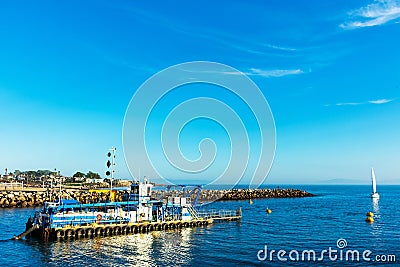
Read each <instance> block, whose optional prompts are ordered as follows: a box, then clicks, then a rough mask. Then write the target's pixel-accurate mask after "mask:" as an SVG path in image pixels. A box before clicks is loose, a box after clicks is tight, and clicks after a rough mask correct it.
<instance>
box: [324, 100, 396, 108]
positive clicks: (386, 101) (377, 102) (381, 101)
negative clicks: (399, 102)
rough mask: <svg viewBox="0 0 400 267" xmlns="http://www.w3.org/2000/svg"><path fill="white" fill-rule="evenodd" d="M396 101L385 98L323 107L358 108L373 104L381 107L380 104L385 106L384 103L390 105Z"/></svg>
mask: <svg viewBox="0 0 400 267" xmlns="http://www.w3.org/2000/svg"><path fill="white" fill-rule="evenodd" d="M395 100H396V99H395V98H393V99H386V98H382V99H376V100H369V101H365V102H340V103H336V104H333V105H331V104H327V105H325V106H326V107H329V106H358V105H365V104H373V105H382V104H386V103H390V102H392V101H395Z"/></svg>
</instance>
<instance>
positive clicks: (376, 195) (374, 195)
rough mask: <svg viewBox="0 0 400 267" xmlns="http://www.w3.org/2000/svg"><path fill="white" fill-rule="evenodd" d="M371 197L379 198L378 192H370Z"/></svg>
mask: <svg viewBox="0 0 400 267" xmlns="http://www.w3.org/2000/svg"><path fill="white" fill-rule="evenodd" d="M371 198H376V199H377V198H379V194H378V193H372V194H371Z"/></svg>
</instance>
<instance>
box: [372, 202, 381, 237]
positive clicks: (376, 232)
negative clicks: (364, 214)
mask: <svg viewBox="0 0 400 267" xmlns="http://www.w3.org/2000/svg"><path fill="white" fill-rule="evenodd" d="M372 210H373V213H374V220H375V222H374V223H373V224H371V234H372V236H373V237H374V238H375V241H376V242H381V234H382V222H381V219H382V218H381V215H380V212H379V199H378V198H373V199H372Z"/></svg>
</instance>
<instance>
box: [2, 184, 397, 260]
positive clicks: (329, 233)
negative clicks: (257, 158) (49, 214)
mask: <svg viewBox="0 0 400 267" xmlns="http://www.w3.org/2000/svg"><path fill="white" fill-rule="evenodd" d="M305 189H306V188H305ZM379 190H380V193H381V196H383V197H381V199H379V200H376V199H373V200H371V198H369V197H367V196H368V195H369V191H370V187H369V186H327V187H326V186H321V187H317V186H314V187H311V189H310V190H309V191H311V192H313V193H315V194H316V195H317V196H316V197H313V198H302V199H269V200H257V201H255V202H254V204H253V205H250V204H249V202H248V201H232V202H217V203H213V204H212V205H213V206H212V208H216V209H235V208H236V207H238V206H240V207H242V211H243V219H242V222H241V223H240V222H239V223H236V222H225V223H214V224H212V225H210V226H207V227H195V228H184V229H181V230H168V231H155V232H151V233H147V234H132V235H125V236H112V237H104V238H93V239H90V238H89V239H78V240H70V241H60V242H49V243H43V242H35V241H32V240H31V241H28V240H22V241H18V242H16V241H11V240H8V241H3V242H0V262H1V263H2V264H1V266H7V267H9V266H11V267H13V266H15V267H20V266H85V267H89V266H123V267H126V266H257V265H259V264H260V262H259V261H258V260H257V252H258V251H259V250H260V249H262V248H264V246H265V245H268V249H271V250H272V249H275V250H279V249H285V250H286V251H290V250H293V249H296V250H304V249H314V250H316V251H320V250H322V249H326V248H328V247H330V246H335V244H336V241H337V240H338V239H339V238H345V239H346V240H347V242H348V244H349V248H351V249H357V250H360V251H361V250H366V249H368V250H371V251H373V253H374V255H375V254H383V253H391V254H396V255H397V258H400V251H399V245H398V237H399V236H400V230H399V227H398V225H399V221H400V213H399V212H398V211H399V209H398V199H400V186H395V187H393V186H386V187H384V186H382V187H380V189H379ZM267 206H268V207H270V208H272V209H273V213H272V214H269V215H267V214H266V213H265V208H266V207H267ZM368 211H372V212H373V213H374V214H375V216H374V218H375V222H374V223H373V224H369V223H366V222H365V221H364V220H365V214H366V212H368ZM33 212H34V211H33V210H32V209H18V210H17V209H14V210H1V209H0V217H1V220H0V240H5V239H9V238H10V237H12V235H13V234H16V233H21V232H22V231H24V229H25V221H26V218H27V217H29V215H31V214H32V213H33ZM275 255H276V254H275ZM331 263H332V262H324V264H325V266H330V265H331ZM271 264H272V265H274V264H275V265H277V266H282V265H283V264H282V263H281V264H278V263H277V262H274V263H271ZM321 264H322V263H321ZM262 265H269V262H264V263H263V264H262ZM289 265H290V264H289ZM309 265H310V264H309V263H307V262H303V263H299V264H296V266H309ZM311 265H312V266H314V265H315V264H311ZM350 265H351V266H359V265H361V266H369V264H368V262H364V263H362V262H359V263H357V264H350ZM337 266H341V265H340V264H338V265H337ZM388 266H394V265H388Z"/></svg>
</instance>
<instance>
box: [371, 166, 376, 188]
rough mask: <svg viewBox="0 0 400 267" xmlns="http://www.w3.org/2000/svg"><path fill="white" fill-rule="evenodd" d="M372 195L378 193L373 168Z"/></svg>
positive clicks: (372, 169)
mask: <svg viewBox="0 0 400 267" xmlns="http://www.w3.org/2000/svg"><path fill="white" fill-rule="evenodd" d="M371 179H372V193H376V178H375V172H374V168H371Z"/></svg>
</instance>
